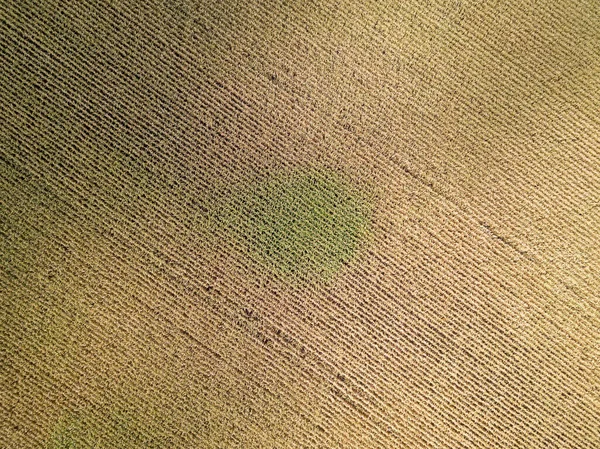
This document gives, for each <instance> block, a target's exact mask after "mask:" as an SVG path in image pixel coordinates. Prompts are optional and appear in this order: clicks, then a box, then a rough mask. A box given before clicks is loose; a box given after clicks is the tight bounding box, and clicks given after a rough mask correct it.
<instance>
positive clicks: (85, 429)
mask: <svg viewBox="0 0 600 449" xmlns="http://www.w3.org/2000/svg"><path fill="white" fill-rule="evenodd" d="M170 446H171V445H170V444H169V441H168V438H166V437H165V436H162V435H160V434H159V433H158V432H157V431H156V430H155V429H150V427H148V426H144V425H143V424H142V422H141V421H140V420H139V419H137V417H136V416H135V415H134V414H132V413H130V412H126V411H123V410H118V411H111V412H106V411H100V410H96V409H94V410H91V409H90V410H87V411H85V412H81V411H80V412H78V413H76V414H71V415H69V416H68V417H66V418H65V419H63V420H61V421H60V422H59V424H58V425H57V426H56V428H55V429H54V432H53V433H52V435H51V437H50V440H49V442H48V444H47V446H46V447H47V449H88V448H90V449H91V448H94V449H137V448H140V449H141V448H149V449H162V448H167V447H170Z"/></svg>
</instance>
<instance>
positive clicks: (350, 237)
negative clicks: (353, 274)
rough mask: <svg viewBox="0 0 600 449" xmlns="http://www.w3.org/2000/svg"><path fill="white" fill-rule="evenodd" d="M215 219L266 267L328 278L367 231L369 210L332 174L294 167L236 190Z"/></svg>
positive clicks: (347, 259) (303, 276)
mask: <svg viewBox="0 0 600 449" xmlns="http://www.w3.org/2000/svg"><path fill="white" fill-rule="evenodd" d="M215 220H216V223H217V224H218V225H219V227H224V228H226V229H227V230H228V231H229V232H230V233H231V234H232V235H233V236H235V238H236V240H237V241H238V242H239V243H240V244H241V245H242V246H243V247H244V248H245V251H247V253H248V254H249V255H250V256H251V257H252V258H253V259H254V260H256V261H258V262H259V263H261V264H262V265H263V266H265V267H266V268H267V269H269V270H270V271H272V272H275V273H277V274H279V275H283V276H286V277H292V278H295V279H330V278H331V277H332V276H333V275H335V274H336V273H337V272H338V271H339V270H340V269H341V268H342V266H343V265H344V264H347V263H348V262H350V261H351V260H352V258H353V257H354V255H355V254H356V252H357V250H358V248H359V245H360V243H361V242H362V240H363V239H364V238H365V236H366V235H367V233H368V231H369V224H370V208H369V206H368V203H367V201H366V199H365V197H364V196H363V195H361V193H360V192H359V191H358V190H357V189H355V188H353V187H352V186H351V185H350V184H348V183H347V182H345V181H344V180H343V179H342V178H341V176H339V175H337V174H336V173H333V172H331V171H317V170H308V171H295V172H292V173H288V174H286V175H278V176H275V177H272V178H269V179H267V180H264V181H260V182H256V183H253V184H252V185H250V186H247V187H244V188H241V189H238V190H237V191H234V192H233V193H232V194H231V195H230V196H229V197H228V198H227V200H225V201H224V202H223V205H222V206H221V207H220V208H219V209H218V210H217V211H216V213H215Z"/></svg>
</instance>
